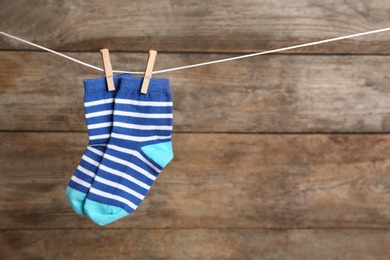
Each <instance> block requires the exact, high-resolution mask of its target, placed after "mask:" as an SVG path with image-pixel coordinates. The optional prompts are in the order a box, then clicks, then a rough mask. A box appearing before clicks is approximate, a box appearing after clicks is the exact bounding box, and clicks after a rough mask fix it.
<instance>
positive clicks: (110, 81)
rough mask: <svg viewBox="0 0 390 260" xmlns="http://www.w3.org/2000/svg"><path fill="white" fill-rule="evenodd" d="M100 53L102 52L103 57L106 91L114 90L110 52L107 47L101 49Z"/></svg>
mask: <svg viewBox="0 0 390 260" xmlns="http://www.w3.org/2000/svg"><path fill="white" fill-rule="evenodd" d="M100 53H101V54H102V58H103V65H104V73H105V74H106V81H107V87H108V91H114V90H115V85H114V79H113V76H114V75H113V73H112V67H111V61H110V53H109V52H108V49H101V50H100Z"/></svg>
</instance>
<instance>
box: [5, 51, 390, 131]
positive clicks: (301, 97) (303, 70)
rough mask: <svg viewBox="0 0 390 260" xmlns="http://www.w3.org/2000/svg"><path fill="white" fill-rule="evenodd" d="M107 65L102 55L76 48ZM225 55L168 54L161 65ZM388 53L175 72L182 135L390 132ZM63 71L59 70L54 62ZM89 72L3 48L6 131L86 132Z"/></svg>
mask: <svg viewBox="0 0 390 260" xmlns="http://www.w3.org/2000/svg"><path fill="white" fill-rule="evenodd" d="M72 56H74V57H77V58H79V59H81V60H84V61H87V62H91V63H93V64H97V65H98V66H99V65H101V57H100V54H99V52H96V53H78V54H72ZM111 56H112V57H111V59H112V63H113V66H114V68H116V69H131V70H143V69H144V66H145V62H146V58H147V55H144V54H127V53H113V54H111ZM223 57H226V55H194V54H192V55H190V54H161V55H159V57H158V60H157V64H156V68H155V69H161V68H167V67H170V66H179V65H184V64H192V63H197V62H202V61H206V60H213V59H219V58H223ZM387 64H390V57H388V56H348V57H347V56H317V55H313V56H311V55H310V56H291V55H274V56H264V57H261V58H260V57H259V58H255V59H253V60H241V61H236V62H231V63H224V64H219V65H215V66H208V67H201V68H195V69H190V70H184V71H179V72H173V73H170V74H167V75H157V76H168V77H169V78H170V80H171V89H172V93H173V99H174V117H175V120H174V131H175V132H240V133H259V132H263V133H270V132H272V133H295V132H300V133H313V132H314V133H330V132H349V133H356V132H357V133H367V132H389V131H390V91H389V89H390V88H389V80H388V76H387V75H388V73H387V70H388V66H387ZM54 68H55V69H54ZM99 76H102V74H99V73H95V72H94V71H92V70H91V69H88V68H84V67H81V66H80V65H77V64H74V63H72V62H64V61H63V60H62V59H59V58H57V57H54V56H51V55H50V54H46V53H35V52H0V130H3V131H85V129H86V127H85V120H84V115H83V86H82V80H83V79H85V78H91V77H99Z"/></svg>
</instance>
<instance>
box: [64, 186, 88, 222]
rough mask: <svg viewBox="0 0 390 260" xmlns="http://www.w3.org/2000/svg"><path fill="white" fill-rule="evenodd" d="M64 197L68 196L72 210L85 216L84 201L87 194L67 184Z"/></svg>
mask: <svg viewBox="0 0 390 260" xmlns="http://www.w3.org/2000/svg"><path fill="white" fill-rule="evenodd" d="M66 197H67V198H68V200H69V203H70V205H71V206H72V208H73V210H74V211H75V212H76V213H77V214H79V215H82V216H85V212H84V202H85V199H86V198H87V194H85V193H83V192H80V191H78V190H75V189H73V188H71V187H69V186H68V187H67V189H66Z"/></svg>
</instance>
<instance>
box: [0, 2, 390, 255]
mask: <svg viewBox="0 0 390 260" xmlns="http://www.w3.org/2000/svg"><path fill="white" fill-rule="evenodd" d="M389 26H390V1H388V0H360V1H352V0H326V1H320V0H317V1H314V0H299V1H290V0H279V1H274V0H243V1H234V0H211V1H199V0H188V1H179V0H155V1H149V0H148V1H145V0H137V1H125V0H111V1H103V0H86V1H81V0H68V1H56V0H42V1H22V0H1V2H0V30H1V31H4V32H7V33H10V34H14V35H16V36H19V37H22V38H24V39H27V40H30V41H33V42H35V43H38V44H41V45H44V46H46V47H49V48H53V49H55V50H58V51H61V52H64V53H65V54H67V55H70V56H72V57H75V58H77V59H80V60H83V61H86V62H89V63H92V64H95V65H97V66H99V67H102V64H101V57H100V53H99V49H101V48H104V47H106V48H109V49H110V51H111V59H112V63H113V67H114V69H121V70H135V71H142V70H143V69H144V67H145V62H146V59H147V51H148V50H149V49H156V50H158V51H159V55H158V56H157V62H156V67H155V69H165V68H170V67H176V66H182V65H188V64H193V63H198V62H204V61H209V60H215V59H221V58H225V57H231V56H235V55H239V54H242V53H251V52H257V51H263V50H269V49H273V48H278V47H285V46H290V45H295V44H301V43H306V42H311V41H317V40H321V39H326V38H331V37H337V36H342V35H347V34H352V33H358V32H364V31H368V30H374V29H380V28H384V27H389ZM389 64H390V33H384V34H380V35H372V36H367V37H361V38H356V39H351V40H345V41H342V42H337V43H330V44H325V45H321V46H315V47H309V48H305V49H299V50H296V51H292V52H285V53H282V54H277V55H268V56H262V57H255V58H251V59H245V60H240V61H234V62H228V63H223V64H218V65H211V66H207V67H199V68H194V69H189V70H183V71H178V72H172V73H167V74H160V75H158V76H159V77H160V76H161V77H169V78H170V80H171V88H172V93H173V98H174V118H175V119H174V135H173V144H174V151H175V159H174V160H173V161H172V162H171V163H170V164H169V165H168V167H167V168H166V169H165V170H164V171H163V173H162V175H161V176H160V177H159V178H158V179H157V181H156V183H155V184H154V186H153V187H152V189H151V191H150V192H149V194H148V196H147V197H146V199H145V201H144V202H143V203H142V204H141V206H140V208H139V210H138V211H137V212H136V213H133V214H132V215H131V216H129V217H127V218H125V219H123V220H120V221H117V222H115V223H114V224H112V225H109V226H106V227H98V226H96V225H94V224H93V223H92V222H91V221H90V220H89V219H88V218H86V217H80V216H77V215H76V214H74V213H73V211H72V209H71V207H70V206H69V204H68V202H67V200H66V197H65V189H66V186H67V183H68V180H69V178H70V177H71V175H72V174H73V171H74V170H75V168H76V166H77V164H78V162H79V160H80V157H81V155H82V153H83V151H84V149H85V147H86V145H87V142H88V138H87V133H86V126H85V120H84V115H83V86H82V80H83V79H85V78H94V77H101V76H102V74H101V73H99V72H96V71H94V70H92V69H89V68H85V67H82V66H80V65H78V64H75V63H72V62H70V61H67V60H64V59H62V58H60V57H58V56H54V55H52V54H49V53H46V52H42V51H39V50H37V49H34V48H32V47H30V46H27V45H25V44H22V43H19V42H16V41H14V40H10V39H7V38H5V37H0V259H343V260H344V259H364V260H367V259H389V258H390V246H389V245H390V172H389V171H390V135H389V133H390V83H389V82H390V76H389V75H390V74H389V68H390V65H389Z"/></svg>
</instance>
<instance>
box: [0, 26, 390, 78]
mask: <svg viewBox="0 0 390 260" xmlns="http://www.w3.org/2000/svg"><path fill="white" fill-rule="evenodd" d="M386 31H390V27H388V28H383V29H378V30H373V31H368V32H362V33H355V34H350V35H346V36H341V37H336V38H330V39H326V40H321V41H316V42H310V43H304V44H299V45H294V46H290V47H284V48H279V49H274V50H269V51H263V52H256V53H252V54H246V55H241V56H236V57H232V58H227V59H220V60H214V61H209V62H203V63H197V64H192V65H187V66H181V67H175V68H170V69H164V70H157V71H153V74H159V73H166V72H171V71H177V70H184V69H190V68H195V67H200V66H206V65H211V64H216V63H222V62H228V61H233V60H239V59H245V58H250V57H255V56H260V55H265V54H270V53H276V52H282V51H288V50H293V49H298V48H303V47H308V46H313V45H319V44H324V43H328V42H335V41H341V40H345V39H351V38H355V37H360V36H365V35H370V34H375V33H382V32H386ZM0 34H2V35H4V36H6V37H9V38H12V39H14V40H17V41H21V42H24V43H26V44H29V45H31V46H34V47H36V48H39V49H42V50H45V51H48V52H51V53H53V54H56V55H59V56H61V57H63V58H65V59H68V60H71V61H73V62H76V63H79V64H81V65H84V66H86V67H89V68H92V69H95V70H98V71H104V70H103V69H102V68H99V67H96V66H94V65H91V64H88V63H86V62H83V61H80V60H78V59H75V58H72V57H69V56H67V55H64V54H62V53H59V52H56V51H53V50H51V49H49V48H46V47H43V46H40V45H38V44H35V43H32V42H29V41H26V40H23V39H21V38H18V37H16V36H13V35H10V34H7V33H4V32H1V31H0ZM113 72H115V73H131V74H144V73H145V72H140V71H122V70H113Z"/></svg>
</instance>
